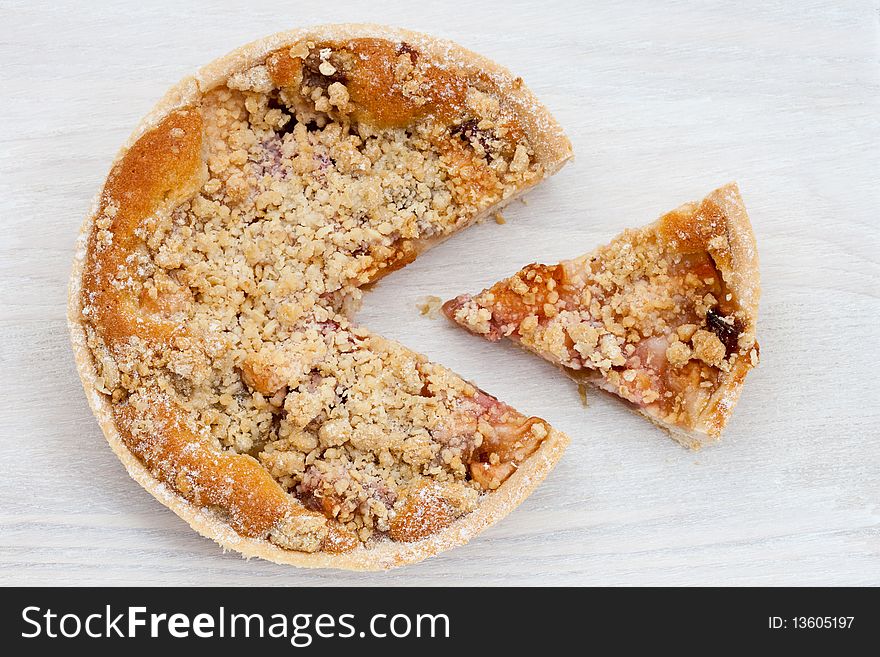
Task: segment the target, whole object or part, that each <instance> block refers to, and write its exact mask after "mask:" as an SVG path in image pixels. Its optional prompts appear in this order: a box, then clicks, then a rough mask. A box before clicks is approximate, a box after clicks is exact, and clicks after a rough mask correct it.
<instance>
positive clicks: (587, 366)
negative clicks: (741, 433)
mask: <svg viewBox="0 0 880 657" xmlns="http://www.w3.org/2000/svg"><path fill="white" fill-rule="evenodd" d="M759 296H760V279H759V274H758V259H757V249H756V247H755V239H754V235H753V234H752V230H751V226H750V224H749V220H748V215H747V214H746V211H745V207H744V205H743V203H742V199H741V198H740V195H739V190H738V189H737V187H736V185H735V184H734V183H731V184H729V185H725V186H724V187H722V188H720V189H717V190H715V191H713V192H712V193H711V194H709V195H708V196H707V197H706V198H705V199H703V200H702V201H700V202H698V203H687V204H685V205H683V206H681V207H679V208H677V209H675V210H673V211H671V212H668V213H666V214H665V215H663V216H662V217H661V218H660V219H658V220H657V221H656V222H655V223H653V224H651V225H650V226H647V227H645V228H643V229H640V230H629V231H626V232H624V233H623V234H622V235H621V236H619V237H618V238H616V239H615V240H614V241H612V242H611V243H610V244H609V245H607V246H604V247H601V248H599V249H597V250H596V251H594V252H592V253H590V254H587V255H585V256H582V257H580V258H577V259H575V260H570V261H564V262H562V263H560V264H558V265H550V266H548V265H528V266H527V267H525V268H524V269H522V270H521V271H520V272H519V273H518V274H516V275H515V276H513V277H511V278H509V279H506V280H503V281H500V282H499V283H496V284H495V285H494V286H492V287H491V288H490V289H488V290H485V291H484V292H483V293H481V294H479V295H477V296H476V297H470V296H469V295H462V296H460V297H458V298H456V299H453V300H451V301H448V302H447V303H446V304H445V306H444V310H445V312H446V314H447V316H448V317H450V319H452V320H453V321H455V322H457V323H459V324H461V325H462V326H464V327H465V328H467V329H468V330H470V331H471V332H473V333H475V334H477V335H482V336H484V337H486V338H487V339H489V340H493V341H494V340H498V339H501V338H502V337H510V338H511V339H513V340H514V341H516V342H518V343H519V344H520V345H521V346H523V347H525V348H526V349H529V350H531V351H534V352H536V353H538V354H539V355H541V356H542V357H544V358H546V359H548V360H550V361H551V362H553V363H555V364H557V365H559V366H560V367H562V368H563V370H564V371H566V373H568V374H569V375H570V376H572V378H574V379H575V380H577V381H585V382H589V383H592V384H594V385H596V386H598V387H600V388H602V389H604V390H607V391H609V392H612V393H614V394H616V395H618V396H620V397H622V398H623V399H625V400H627V401H629V402H631V403H632V405H633V408H634V410H636V411H638V412H639V413H641V414H643V415H645V416H646V417H648V418H649V419H650V420H652V421H653V422H655V423H657V424H658V425H660V426H662V427H664V428H666V429H667V430H669V431H670V433H672V434H673V436H674V437H675V438H676V439H677V440H679V441H680V442H682V443H683V444H685V445H687V446H689V447H697V446H699V445H701V444H703V443H704V442H706V441H709V440H714V439H717V438H718V436H719V435H720V433H721V431H722V429H723V428H724V426H725V424H726V423H727V420H728V419H729V417H730V414H731V412H732V410H733V407H734V405H735V404H736V400H737V398H738V396H739V393H740V391H741V389H742V384H743V382H744V379H745V376H746V374H747V373H748V371H749V370H750V369H751V368H752V367H753V366H754V365H755V364H757V360H758V345H757V342H756V340H755V322H756V319H757V304H758V298H759Z"/></svg>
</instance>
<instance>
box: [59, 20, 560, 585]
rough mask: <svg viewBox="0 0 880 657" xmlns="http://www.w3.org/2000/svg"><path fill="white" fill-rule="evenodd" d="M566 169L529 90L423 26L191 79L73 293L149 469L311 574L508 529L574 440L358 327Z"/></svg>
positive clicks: (196, 505) (110, 432) (89, 361)
mask: <svg viewBox="0 0 880 657" xmlns="http://www.w3.org/2000/svg"><path fill="white" fill-rule="evenodd" d="M570 157H571V146H570V144H569V142H568V140H567V139H566V138H565V136H564V135H563V133H562V131H561V129H560V128H559V126H558V125H557V123H556V122H555V121H554V120H553V118H552V117H551V116H550V114H549V113H548V112H547V110H546V109H544V107H543V106H542V105H541V104H540V103H539V102H538V100H537V99H536V98H535V97H534V95H533V94H532V93H531V92H530V91H529V90H528V89H527V88H526V87H525V85H524V84H523V82H522V80H521V79H520V78H517V77H514V76H512V75H511V74H510V73H509V72H507V71H506V70H504V69H502V68H500V67H498V66H497V65H495V64H493V63H492V62H490V61H488V60H486V59H484V58H482V57H480V56H478V55H476V54H474V53H471V52H469V51H466V50H464V49H462V48H460V47H458V46H456V45H454V44H452V43H449V42H446V41H440V40H435V39H433V38H430V37H427V36H424V35H419V34H415V33H411V32H404V31H398V30H392V29H386V28H379V27H368V26H329V27H318V28H312V29H308V30H300V31H295V32H288V33H284V34H279V35H275V36H272V37H269V38H267V39H264V40H262V41H259V42H257V43H254V44H251V45H249V46H246V47H245V48H243V49H241V50H238V51H236V52H233V53H231V54H230V55H228V56H226V57H224V58H222V59H220V60H218V61H216V62H214V63H213V64H210V65H209V66H207V67H206V68H204V69H203V70H202V71H201V72H199V74H198V75H196V76H195V77H194V78H189V79H186V80H184V81H183V82H182V83H181V84H179V85H178V86H177V87H175V88H174V89H172V90H171V91H170V92H169V93H168V95H167V96H166V97H165V98H164V100H162V101H161V103H160V104H159V105H158V106H157V108H156V109H155V110H154V111H153V112H152V113H151V114H150V115H149V116H148V117H147V118H146V119H145V120H144V122H143V123H142V124H141V126H140V127H139V128H138V130H137V132H136V133H135V135H134V136H133V137H132V139H131V141H130V143H129V144H128V146H126V147H125V148H124V149H123V150H122V152H121V154H120V155H119V157H118V159H117V161H116V163H115V164H114V166H113V168H112V170H111V172H110V175H109V177H108V179H107V182H106V184H105V186H104V189H103V192H102V193H101V195H100V197H99V199H98V202H97V205H96V208H95V210H94V212H93V214H92V215H91V216H90V217H89V218H88V220H87V221H86V223H85V224H84V227H83V233H82V237H81V240H80V244H79V251H78V254H77V257H76V261H75V267H74V273H73V277H72V284H71V294H70V315H69V317H70V327H71V332H72V336H73V345H74V350H75V353H76V359H77V364H78V367H79V370H80V374H81V376H82V379H83V383H84V386H85V389H86V391H87V394H88V398H89V401H90V403H91V405H92V408H93V410H94V412H95V414H96V416H97V417H98V419H99V421H100V424H101V427H102V428H103V430H104V433H105V435H106V437H107V439H108V441H109V442H110V444H111V446H112V447H113V449H114V450H115V452H116V453H117V455H118V456H119V457H120V459H121V460H122V462H123V463H124V464H125V466H126V467H127V469H128V471H129V473H130V474H131V475H132V477H134V478H135V479H136V480H137V481H138V482H140V483H141V485H143V486H144V487H145V488H146V489H147V490H148V491H150V492H151V493H152V494H153V495H154V496H156V497H157V498H158V499H159V500H160V501H162V502H163V503H164V504H166V505H167V506H169V507H170V508H171V509H173V510H174V511H175V512H176V513H177V514H178V515H180V516H181V517H182V518H184V519H185V520H186V521H187V522H189V523H190V525H192V526H193V527H194V528H195V529H196V530H198V531H199V532H201V533H202V534H204V535H206V536H209V537H211V538H214V539H216V540H217V541H218V542H219V543H221V544H222V545H223V546H224V547H227V548H231V549H234V550H238V551H239V552H241V553H242V554H244V555H247V556H260V557H263V558H266V559H270V560H273V561H277V562H282V563H291V564H296V565H301V566H322V567H325V566H330V567H339V568H351V569H374V568H387V567H391V566H396V565H400V564H404V563H409V562H414V561H418V560H421V559H423V558H425V557H427V556H430V555H432V554H435V553H437V552H438V551H440V550H443V549H446V548H449V547H452V546H455V545H459V544H462V543H464V542H466V541H467V540H469V539H470V538H471V537H472V536H473V535H474V534H476V533H477V532H479V531H481V530H482V529H484V528H485V527H487V526H488V525H489V524H491V523H493V522H495V521H496V520H498V519H499V518H501V517H502V516H504V515H505V514H506V513H508V512H509V511H510V510H511V509H513V508H514V507H515V506H516V505H517V504H518V503H519V502H521V501H522V500H523V499H524V498H525V497H526V495H528V493H529V492H530V491H531V490H532V489H533V488H534V487H535V486H536V485H537V484H538V483H539V482H540V481H541V479H543V477H544V476H545V475H546V474H547V473H548V472H549V470H550V469H551V468H552V466H553V465H554V463H555V462H556V461H557V459H558V458H559V457H560V455H561V453H562V450H563V448H564V446H565V444H566V443H567V438H566V437H565V436H564V435H563V434H561V433H559V432H558V431H555V430H553V429H552V428H551V427H550V426H549V425H548V424H547V423H546V422H544V421H543V420H541V419H540V418H536V417H529V416H526V415H523V414H521V413H519V412H517V411H516V410H514V409H513V408H511V407H510V406H508V405H506V404H504V403H502V402H500V401H498V400H496V399H495V398H493V397H491V396H490V395H488V394H486V393H484V392H482V391H481V390H479V389H478V388H476V387H475V386H473V385H471V384H470V383H468V382H466V381H464V380H462V379H461V378H459V377H458V376H456V375H455V374H453V373H452V372H450V371H449V370H447V369H445V368H443V367H442V366H440V365H436V364H433V363H430V362H428V361H427V360H426V359H425V358H424V357H423V356H420V355H419V354H417V353H414V352H412V351H410V350H409V349H407V348H405V347H403V346H401V345H399V344H395V343H393V342H389V341H388V340H385V339H383V338H381V337H379V336H377V335H374V334H372V333H371V332H369V331H368V330H367V329H365V328H363V327H360V326H358V325H356V324H355V323H353V321H352V315H353V313H354V310H355V309H356V307H357V305H358V300H359V298H360V295H361V293H362V289H361V288H363V287H364V286H366V285H368V284H370V283H372V282H374V281H376V280H377V279H379V278H380V277H382V276H383V275H385V274H387V273H389V272H391V271H393V270H395V269H399V268H400V267H403V266H404V265H406V264H407V263H409V262H411V261H412V260H413V259H414V258H415V257H416V256H417V255H418V254H419V253H421V252H422V251H424V250H425V249H427V248H428V247H430V246H432V245H433V244H436V243H438V242H439V241H441V240H443V239H445V238H447V237H449V236H450V235H452V234H453V233H455V232H457V231H458V230H460V229H462V228H464V227H466V226H468V225H469V224H471V223H473V222H474V221H477V220H479V219H481V218H482V217H485V216H488V215H490V214H491V213H493V212H495V211H496V210H497V208H498V207H500V206H501V205H502V204H504V203H506V202H508V201H510V200H511V199H512V198H514V197H515V196H517V195H518V194H521V193H522V192H524V191H525V190H526V189H528V188H529V187H531V186H532V185H534V184H536V183H538V182H539V181H541V180H542V179H544V178H546V177H547V176H549V175H551V174H553V173H554V172H555V171H557V170H558V169H559V168H560V167H561V166H562V165H563V164H564V163H565V161H566V160H568V159H569V158H570Z"/></svg>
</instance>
